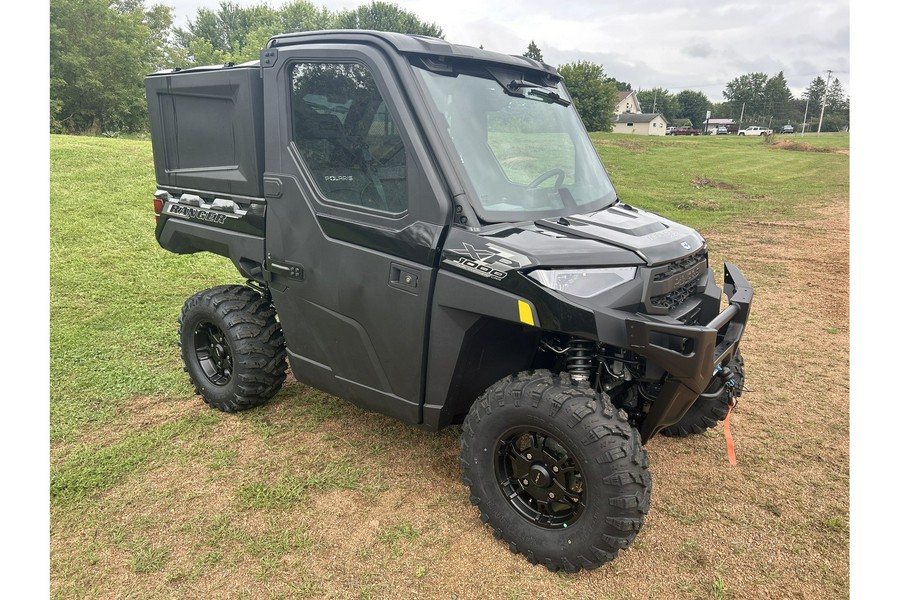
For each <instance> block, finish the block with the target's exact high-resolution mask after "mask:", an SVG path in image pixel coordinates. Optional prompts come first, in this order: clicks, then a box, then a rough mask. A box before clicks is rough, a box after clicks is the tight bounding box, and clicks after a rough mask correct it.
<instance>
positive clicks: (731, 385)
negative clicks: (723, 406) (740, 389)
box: [713, 365, 737, 407]
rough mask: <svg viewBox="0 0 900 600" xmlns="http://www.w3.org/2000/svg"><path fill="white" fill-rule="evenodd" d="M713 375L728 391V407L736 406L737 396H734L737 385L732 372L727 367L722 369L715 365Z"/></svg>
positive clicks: (720, 366)
mask: <svg viewBox="0 0 900 600" xmlns="http://www.w3.org/2000/svg"><path fill="white" fill-rule="evenodd" d="M713 375H715V376H716V377H718V378H719V379H721V380H722V382H723V383H724V384H725V387H726V388H727V389H728V397H729V401H728V405H729V406H732V407H733V406H734V405H736V404H737V396H736V395H735V386H736V385H737V383H736V382H735V380H734V371H732V370H731V369H729V368H728V367H727V366H726V367H723V366H722V365H717V366H716V370H715V372H714V373H713Z"/></svg>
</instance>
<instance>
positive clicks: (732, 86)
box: [722, 73, 769, 122]
mask: <svg viewBox="0 0 900 600" xmlns="http://www.w3.org/2000/svg"><path fill="white" fill-rule="evenodd" d="M768 81H769V77H768V75H766V74H765V73H748V74H747V75H741V76H740V77H736V78H734V79H732V80H731V81H729V82H728V83H726V84H725V90H724V91H723V92H722V97H723V98H725V100H726V101H727V102H728V103H729V104H730V105H731V111H732V112H737V113H738V114H739V113H740V112H741V107H742V106H743V107H744V111H743V112H744V122H747V121H748V119H749V120H758V119H762V117H763V116H764V115H765V116H766V117H768V115H769V112H768V107H767V105H766V82H768Z"/></svg>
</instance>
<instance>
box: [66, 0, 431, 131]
mask: <svg viewBox="0 0 900 600" xmlns="http://www.w3.org/2000/svg"><path fill="white" fill-rule="evenodd" d="M316 29H377V30H381V31H396V32H400V33H412V34H419V35H427V36H432V37H443V32H442V30H441V28H440V27H438V26H437V25H435V24H434V23H427V22H424V21H422V20H420V19H419V18H418V17H417V16H416V15H414V14H413V13H411V12H409V11H406V10H404V9H402V8H400V7H399V6H397V5H396V4H392V3H389V2H379V1H373V2H371V3H370V4H366V5H362V6H359V7H357V8H355V9H347V10H342V11H331V10H328V9H327V8H324V7H319V6H316V5H315V4H313V3H312V2H309V1H308V0H293V1H291V2H287V3H285V4H284V5H283V6H282V7H280V8H272V7H270V6H268V5H266V4H259V5H256V6H249V7H244V6H240V5H238V4H236V3H234V2H229V1H227V0H226V1H223V2H220V4H219V6H218V8H216V9H214V10H211V9H207V8H200V9H198V10H197V13H196V15H195V16H194V18H192V19H189V20H188V22H187V25H186V26H185V27H175V26H174V18H173V14H172V8H171V7H169V6H164V5H160V4H153V5H148V4H147V3H146V2H144V0H50V131H51V132H57V133H59V132H65V133H94V134H99V133H107V132H125V131H143V130H146V128H147V126H148V125H147V100H146V96H145V92H144V83H143V81H144V76H145V75H147V74H149V73H153V72H155V71H159V70H161V69H171V68H175V67H192V66H198V65H215V64H223V63H226V62H232V63H235V64H239V63H242V62H246V61H250V60H256V59H258V58H259V52H260V50H261V49H262V48H263V47H265V45H266V43H267V42H268V41H269V38H270V37H271V36H273V35H277V34H281V33H292V32H297V31H312V30H316Z"/></svg>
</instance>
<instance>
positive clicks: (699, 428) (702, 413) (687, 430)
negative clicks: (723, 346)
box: [661, 350, 744, 437]
mask: <svg viewBox="0 0 900 600" xmlns="http://www.w3.org/2000/svg"><path fill="white" fill-rule="evenodd" d="M728 368H729V369H731V370H732V371H733V372H734V390H735V396H740V395H741V390H743V389H744V357H743V356H741V352H740V350H738V352H737V354H735V356H734V358H733V359H732V360H731V362H730V363H728ZM716 390H719V393H718V394H716V395H715V396H713V397H708V398H704V397H700V398H698V399H697V401H696V402H694V405H693V406H691V408H690V410H688V412H687V414H686V415H684V417H683V418H682V419H681V420H680V421H678V423H676V424H675V425H672V426H671V427H667V428H665V429H663V430H662V432H661V433H662V434H663V435H666V436H669V437H687V436H689V435H695V434H698V433H703V432H704V431H706V430H707V429H712V428H714V427H715V426H716V425H718V424H719V421H722V420H724V419H725V417H726V416H728V407H729V406H730V403H731V394H730V393H729V391H728V390H727V389H726V388H725V387H724V386H723V385H722V384H721V382H719V381H713V382H712V383H711V384H710V386H709V388H707V390H706V393H712V392H715V391H716Z"/></svg>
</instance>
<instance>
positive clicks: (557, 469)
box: [553, 465, 559, 473]
mask: <svg viewBox="0 0 900 600" xmlns="http://www.w3.org/2000/svg"><path fill="white" fill-rule="evenodd" d="M553 472H554V473H559V467H557V466H555V465H554V467H553Z"/></svg>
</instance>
